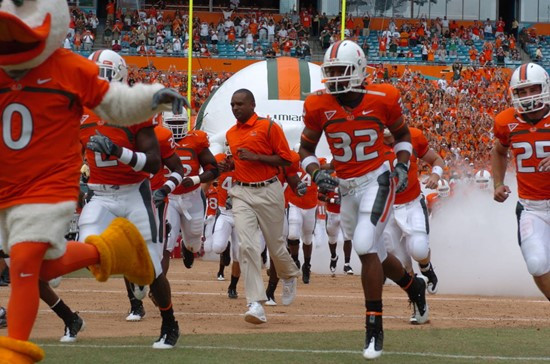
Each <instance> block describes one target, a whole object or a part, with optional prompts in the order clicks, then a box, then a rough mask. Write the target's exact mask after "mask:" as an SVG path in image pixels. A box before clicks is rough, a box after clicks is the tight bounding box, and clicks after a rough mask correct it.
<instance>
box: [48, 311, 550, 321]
mask: <svg viewBox="0 0 550 364" xmlns="http://www.w3.org/2000/svg"><path fill="white" fill-rule="evenodd" d="M78 312H79V313H86V314H96V315H118V314H123V313H122V311H113V310H78ZM40 313H41V314H53V313H54V312H53V311H52V310H49V309H48V310H40ZM174 314H175V315H176V316H200V317H206V316H210V317H242V316H244V314H240V313H233V312H181V311H180V312H178V311H176V312H174ZM269 316H270V317H309V318H329V319H330V318H363V317H365V316H364V315H349V314H333V315H325V314H293V313H277V312H270V313H269ZM409 318H410V316H391V315H384V319H389V320H406V321H408V320H409ZM432 320H435V321H465V320H466V321H468V320H470V321H489V322H493V321H501V322H502V321H511V322H550V319H547V318H541V317H523V318H521V317H514V318H510V317H446V316H435V317H434V316H433V315H432Z"/></svg>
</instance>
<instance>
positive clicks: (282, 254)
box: [229, 182, 300, 303]
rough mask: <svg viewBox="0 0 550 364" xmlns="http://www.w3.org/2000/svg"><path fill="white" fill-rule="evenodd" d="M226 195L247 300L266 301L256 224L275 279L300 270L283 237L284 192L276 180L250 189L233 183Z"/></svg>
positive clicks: (296, 274)
mask: <svg viewBox="0 0 550 364" xmlns="http://www.w3.org/2000/svg"><path fill="white" fill-rule="evenodd" d="M229 194H230V195H231V196H232V198H233V216H234V217H235V229H236V230H237V237H238V240H239V242H240V244H241V246H240V253H241V261H240V263H241V272H242V274H243V276H244V287H245V291H246V301H247V303H250V302H256V301H260V302H263V301H266V300H267V297H266V295H265V288H264V281H263V278H262V260H261V259H262V258H261V247H260V241H259V239H258V234H257V232H258V226H259V227H260V230H261V231H262V233H263V235H264V238H265V242H266V245H267V249H268V250H269V255H270V257H271V259H272V260H273V263H274V264H275V268H276V270H277V274H278V275H279V278H282V279H287V278H291V277H298V276H299V275H300V270H299V269H298V268H297V267H296V264H294V261H293V260H292V258H291V257H290V254H289V253H288V251H287V249H286V241H285V239H284V238H283V224H284V218H285V212H284V200H285V198H284V194H283V187H282V186H281V184H280V183H279V182H274V183H271V184H269V185H267V186H265V187H260V188H253V187H242V186H239V185H236V186H234V187H232V188H231V190H230V191H229Z"/></svg>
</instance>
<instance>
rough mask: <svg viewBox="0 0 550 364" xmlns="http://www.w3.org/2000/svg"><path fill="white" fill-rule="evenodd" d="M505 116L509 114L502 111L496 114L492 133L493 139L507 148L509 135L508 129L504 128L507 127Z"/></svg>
mask: <svg viewBox="0 0 550 364" xmlns="http://www.w3.org/2000/svg"><path fill="white" fill-rule="evenodd" d="M506 114H509V113H507V110H504V111H503V112H501V113H500V114H498V115H497V116H496V117H495V123H494V127H493V133H494V134H495V138H497V139H498V140H499V141H500V143H501V144H502V145H503V146H505V147H507V146H509V143H510V134H509V132H508V128H507V127H506V126H507V122H506V116H507V115H506Z"/></svg>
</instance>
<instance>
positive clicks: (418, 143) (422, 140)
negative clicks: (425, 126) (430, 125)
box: [411, 128, 430, 158]
mask: <svg viewBox="0 0 550 364" xmlns="http://www.w3.org/2000/svg"><path fill="white" fill-rule="evenodd" d="M411 137H412V145H413V149H414V150H415V151H416V155H417V156H418V158H422V157H423V156H424V155H426V153H428V150H430V146H429V144H428V139H427V138H426V136H425V135H424V133H422V132H421V131H420V130H419V129H414V128H411Z"/></svg>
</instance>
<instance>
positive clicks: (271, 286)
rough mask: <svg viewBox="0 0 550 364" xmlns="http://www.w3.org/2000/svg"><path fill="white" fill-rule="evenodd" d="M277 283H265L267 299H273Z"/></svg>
mask: <svg viewBox="0 0 550 364" xmlns="http://www.w3.org/2000/svg"><path fill="white" fill-rule="evenodd" d="M277 283H278V282H272V281H269V282H268V283H267V289H266V290H265V294H266V295H267V296H269V297H275V290H276V289H277Z"/></svg>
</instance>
